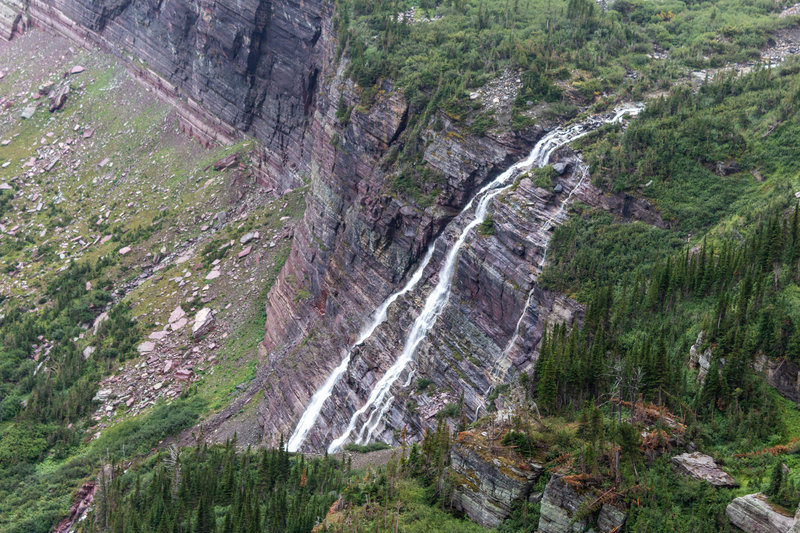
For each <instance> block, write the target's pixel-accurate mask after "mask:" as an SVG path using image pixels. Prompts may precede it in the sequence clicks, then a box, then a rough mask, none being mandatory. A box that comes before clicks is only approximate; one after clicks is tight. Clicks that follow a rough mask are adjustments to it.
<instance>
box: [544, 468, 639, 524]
mask: <svg viewBox="0 0 800 533" xmlns="http://www.w3.org/2000/svg"><path fill="white" fill-rule="evenodd" d="M625 518H626V513H625V512H624V511H622V510H620V509H619V508H617V507H616V506H614V505H613V504H611V503H603V501H602V498H598V495H597V494H596V493H595V492H594V491H584V492H580V491H579V490H578V489H577V488H576V487H574V486H573V485H572V484H571V483H570V482H569V481H568V479H567V478H565V477H563V476H560V475H558V474H553V476H552V477H551V478H550V481H549V482H548V483H547V487H546V488H545V491H544V495H543V496H542V504H541V511H540V518H539V532H540V533H572V532H581V531H589V530H590V529H593V528H594V527H595V526H596V527H597V529H598V530H599V531H602V532H604V533H608V532H612V531H619V530H620V529H621V528H622V525H623V524H624V523H625Z"/></svg>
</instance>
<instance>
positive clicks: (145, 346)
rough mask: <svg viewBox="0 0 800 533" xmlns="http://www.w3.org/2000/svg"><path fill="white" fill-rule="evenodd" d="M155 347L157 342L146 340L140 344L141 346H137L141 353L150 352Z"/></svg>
mask: <svg viewBox="0 0 800 533" xmlns="http://www.w3.org/2000/svg"><path fill="white" fill-rule="evenodd" d="M155 349H156V345H155V343H153V342H150V341H145V342H143V343H141V344H140V345H139V347H138V348H137V350H138V351H139V353H140V354H146V353H150V352H152V351H153V350H155Z"/></svg>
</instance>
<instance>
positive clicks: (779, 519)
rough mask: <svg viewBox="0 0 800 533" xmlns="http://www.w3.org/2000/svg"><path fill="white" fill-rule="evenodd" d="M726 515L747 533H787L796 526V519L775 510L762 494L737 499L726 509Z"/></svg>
mask: <svg viewBox="0 0 800 533" xmlns="http://www.w3.org/2000/svg"><path fill="white" fill-rule="evenodd" d="M725 514H726V515H728V519H729V520H730V521H731V523H732V524H733V525H734V526H736V527H738V528H739V529H741V530H743V531H746V532H747V533H786V532H788V531H789V530H790V529H791V528H792V527H793V526H794V518H793V517H792V516H787V515H786V514H784V513H783V512H781V511H779V510H778V509H777V508H775V507H774V506H773V505H772V504H771V503H769V501H767V497H766V496H764V495H763V494H761V493H758V494H748V495H746V496H742V497H740V498H736V499H735V500H733V501H732V502H731V503H730V504H728V507H726V508H725Z"/></svg>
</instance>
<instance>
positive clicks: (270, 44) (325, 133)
mask: <svg viewBox="0 0 800 533" xmlns="http://www.w3.org/2000/svg"><path fill="white" fill-rule="evenodd" d="M14 2H20V3H19V4H16V3H12V4H9V5H13V6H15V7H14V9H15V10H16V11H15V12H18V13H19V14H20V17H19V18H17V17H16V15H13V14H12V13H11V12H9V14H8V17H6V18H7V19H8V20H9V21H10V22H9V24H8V25H9V29H8V31H7V32H6V33H9V34H11V33H13V32H14V31H19V28H24V27H25V25H26V24H28V23H29V22H31V21H32V22H33V23H35V24H38V25H40V26H43V27H47V28H50V29H52V30H54V31H58V32H60V33H63V34H65V35H67V36H68V37H70V38H72V39H74V40H75V41H77V42H81V43H87V44H95V45H99V46H101V47H102V48H104V49H106V50H109V51H110V52H112V53H114V54H115V55H116V56H117V57H119V58H120V59H121V60H122V61H123V62H124V63H125V64H126V65H127V66H128V68H129V69H130V70H131V71H132V72H133V73H134V75H136V76H137V78H139V79H140V80H142V81H143V82H144V83H147V84H149V85H150V86H152V87H154V88H155V89H156V92H157V94H158V95H159V96H160V97H161V98H163V99H165V100H168V101H170V102H172V103H173V104H174V105H175V106H176V108H177V111H178V115H179V118H180V123H181V125H182V127H183V128H184V129H185V130H186V131H187V132H188V133H189V134H191V135H194V136H195V137H197V138H198V139H200V140H201V141H202V142H206V143H210V142H215V141H220V142H226V143H229V142H233V141H235V140H236V139H238V138H240V137H242V136H243V135H244V134H248V135H252V136H254V137H256V138H257V139H258V140H259V141H260V142H261V145H262V146H263V150H262V151H261V152H260V153H257V154H255V156H254V162H255V163H256V164H257V166H258V169H259V171H260V172H258V173H257V174H258V175H257V179H258V180H259V181H260V182H261V183H263V184H264V185H265V186H268V187H271V188H274V189H276V190H277V191H278V192H280V191H281V190H285V189H287V188H292V187H298V186H307V191H308V193H307V196H306V201H307V209H306V214H305V218H304V220H303V222H302V223H301V224H300V225H299V227H298V228H297V230H296V231H295V234H294V241H293V247H292V250H291V253H290V256H289V258H288V260H287V262H286V265H285V267H284V268H283V270H282V271H281V273H280V275H279V277H278V280H277V281H276V283H275V285H274V286H273V287H272V289H271V290H270V292H269V295H268V298H267V303H266V311H267V321H266V327H265V338H264V342H263V343H262V345H261V357H260V360H261V361H262V366H261V368H259V372H258V376H259V379H258V383H263V397H262V395H261V394H260V393H259V398H260V400H259V406H258V409H257V410H256V412H257V415H255V418H256V419H257V422H258V424H259V426H260V428H261V431H260V434H261V435H262V436H263V438H262V439H261V440H263V441H265V442H272V443H274V442H277V440H278V438H279V435H280V434H281V433H283V434H284V435H286V436H288V435H289V434H291V432H292V430H293V429H294V426H295V424H296V422H297V420H298V418H299V417H300V414H301V413H302V412H303V411H304V410H305V408H306V406H307V405H308V402H309V399H310V398H311V396H312V395H313V394H314V392H315V391H316V390H317V389H318V388H319V387H320V385H322V383H324V382H325V380H326V378H327V377H328V375H329V374H330V372H331V371H332V370H333V369H334V368H335V367H336V366H337V365H339V364H340V362H341V361H342V357H343V356H344V354H345V352H346V351H347V348H348V347H349V346H350V345H351V344H352V343H353V341H354V340H355V339H356V338H357V337H358V333H359V331H360V330H361V329H362V328H363V326H364V324H365V323H367V322H368V320H369V317H370V314H371V313H372V312H373V311H374V310H375V308H376V307H377V306H378V305H379V304H380V303H381V302H382V301H383V300H384V299H385V298H386V297H387V296H388V295H390V294H391V293H392V292H393V291H395V290H396V289H397V288H398V286H400V285H401V284H402V283H404V282H405V281H406V280H407V279H408V277H409V275H410V273H411V272H412V271H413V270H414V269H415V268H416V265H417V264H418V262H419V259H420V258H421V257H422V256H423V255H424V254H425V252H426V250H427V249H428V247H429V246H430V245H431V243H432V242H433V241H434V239H436V238H437V237H438V236H439V235H440V234H441V235H442V238H441V239H440V242H439V244H438V245H437V247H436V249H435V253H434V254H433V258H432V260H431V262H430V264H429V266H428V268H427V269H426V271H425V272H424V275H423V279H422V281H421V282H420V284H419V286H418V287H417V289H416V290H414V291H411V292H409V293H408V294H406V295H405V296H404V297H402V298H400V299H399V300H398V301H397V302H395V305H393V306H392V307H391V308H390V309H389V317H388V320H387V321H386V322H385V323H384V324H382V325H381V326H380V327H378V328H377V330H376V332H375V334H374V335H373V336H371V337H370V338H369V339H368V340H367V342H365V343H364V344H363V345H362V346H359V347H358V348H356V349H355V350H354V351H353V354H352V361H351V364H350V366H349V367H348V371H347V373H346V374H345V375H344V376H343V378H342V379H341V380H340V381H339V382H338V383H337V384H336V386H335V387H334V389H333V395H332V397H331V398H330V400H329V401H328V402H326V403H325V404H324V405H323V407H322V410H321V416H320V417H319V420H318V422H317V424H315V426H314V428H313V431H312V432H311V433H310V434H309V437H308V440H307V443H306V448H307V449H312V448H316V449H319V448H321V447H323V446H324V445H326V444H327V443H329V442H330V441H331V440H332V439H333V438H335V437H337V436H338V435H339V434H341V432H342V431H343V429H344V428H345V427H346V426H347V423H348V420H349V418H350V415H351V414H352V413H353V412H354V411H356V410H357V409H358V408H359V407H360V406H361V405H363V404H364V401H365V400H366V398H367V397H368V396H369V393H370V391H371V390H372V386H373V385H374V384H375V383H376V382H377V381H378V380H379V379H380V378H381V376H383V375H384V373H385V372H386V370H387V368H388V367H389V366H390V365H391V364H392V362H393V361H394V359H395V358H396V356H397V355H398V353H399V352H400V351H401V350H402V346H403V343H404V341H405V337H406V333H407V331H408V329H409V328H410V326H411V324H412V323H413V321H414V319H415V318H416V314H417V313H418V312H419V309H420V308H421V307H422V304H423V302H424V299H425V296H426V295H427V293H428V291H430V290H431V288H432V286H433V285H434V284H435V283H436V281H437V279H436V272H438V269H439V266H440V265H441V263H442V261H443V258H444V256H445V254H446V250H447V247H448V246H449V245H451V244H452V242H453V241H454V239H455V238H456V236H457V231H460V229H461V228H462V227H463V224H464V223H465V222H463V223H459V222H458V221H457V222H456V224H454V225H452V226H448V223H449V222H450V221H451V220H453V218H454V217H455V216H456V215H457V214H458V213H459V212H460V211H461V209H462V208H463V207H464V205H465V204H466V203H467V202H468V201H469V199H470V198H471V197H472V196H473V195H474V194H475V192H476V191H477V190H478V189H479V187H480V186H482V185H483V184H484V183H486V182H487V181H488V180H489V179H490V178H492V177H494V176H496V175H498V174H499V173H501V172H502V171H503V170H505V169H506V168H507V167H508V166H509V165H510V164H512V163H513V162H515V161H516V160H518V159H521V158H522V157H524V156H525V155H526V154H527V152H528V150H529V149H530V148H531V146H532V145H533V143H534V142H536V140H537V139H538V138H539V137H540V136H541V135H542V134H543V130H542V129H541V128H531V129H530V130H529V131H525V132H523V133H521V134H513V133H510V128H509V129H505V128H501V129H504V130H506V131H505V132H504V133H492V132H490V133H489V134H488V135H486V136H482V137H475V136H471V135H465V134H464V132H463V127H462V126H460V125H458V124H453V123H451V122H450V120H449V119H448V118H447V117H446V116H445V115H444V114H442V115H441V116H439V117H438V118H437V120H436V122H437V123H438V124H440V125H441V126H442V127H441V129H439V130H438V131H436V132H434V131H432V130H426V129H423V130H422V133H421V134H420V135H422V136H423V137H424V140H425V143H424V146H425V149H424V153H423V154H422V158H423V160H424V163H425V165H426V166H427V169H428V170H429V171H430V172H431V173H432V174H433V175H434V176H435V178H436V187H437V189H438V195H431V197H433V196H436V200H435V202H433V204H432V205H427V204H426V203H424V201H423V200H422V199H416V200H415V199H414V198H409V197H408V196H405V195H401V194H398V193H396V192H393V190H392V180H393V179H394V178H395V177H396V176H395V175H394V174H393V172H394V171H395V170H396V168H397V166H396V165H395V164H394V163H393V162H394V161H395V159H396V155H397V151H398V150H399V149H400V148H401V146H402V143H403V142H405V140H404V138H403V133H404V132H405V130H406V127H407V124H408V122H409V120H410V119H411V118H413V117H412V116H411V115H413V113H414V110H413V109H409V104H408V102H407V101H406V98H405V97H404V96H403V94H402V92H401V91H400V90H398V89H396V88H395V87H394V86H393V85H392V83H391V82H390V81H383V82H382V86H381V87H380V88H381V90H380V91H378V93H377V94H376V96H375V97H374V100H373V101H372V102H370V104H369V105H363V103H361V104H362V105H359V104H360V102H359V95H360V94H361V90H360V89H359V88H358V87H355V86H354V84H353V82H352V81H350V80H348V79H347V78H346V76H344V70H345V67H346V64H347V54H346V52H345V54H344V55H342V56H341V57H340V56H339V55H337V54H336V47H337V43H336V36H335V35H334V32H333V29H332V20H333V17H334V7H333V2H330V1H323V0H303V1H294V0H274V1H271V2H269V1H266V0H239V1H237V2H231V0H220V1H217V2H206V1H205V0H167V1H159V0H152V1H150V0H27V1H24V0H14ZM4 5H5V4H4ZM14 9H12V11H14ZM12 15H13V16H12ZM11 25H13V27H14V28H15V29H12V28H11ZM0 26H2V22H0ZM0 29H2V28H0ZM2 31H5V30H2ZM342 106H344V108H346V109H348V110H350V113H349V114H348V118H347V120H342V119H341V118H342V113H338V115H339V116H337V110H340V109H341V108H342ZM556 159H561V160H563V162H564V163H567V165H566V167H567V169H568V170H567V171H566V172H565V173H564V174H563V175H562V176H561V177H560V184H561V187H560V188H559V191H560V192H559V193H556V192H552V191H545V190H544V189H537V188H536V187H534V185H533V184H532V182H531V181H530V180H527V179H523V180H521V181H520V182H519V183H518V184H517V186H516V187H514V188H512V190H509V191H507V192H506V193H504V194H502V195H500V196H499V197H497V198H496V199H495V200H494V202H493V205H492V207H491V208H490V210H489V211H490V213H491V214H492V221H493V225H492V229H491V231H484V232H482V233H481V232H478V231H472V232H471V234H470V235H469V236H468V239H467V241H466V246H465V247H464V248H463V250H462V252H461V253H460V254H459V256H458V258H457V265H456V269H455V273H454V277H453V280H454V281H453V285H452V294H451V296H450V299H449V302H448V305H447V306H446V307H445V308H444V310H443V312H442V313H441V315H440V316H439V317H438V320H437V322H436V324H435V326H434V327H433V329H432V330H431V332H430V334H429V335H427V336H426V338H425V340H424V341H423V342H422V343H421V345H420V346H419V349H418V351H417V354H416V357H415V361H414V363H412V365H411V366H410V367H409V369H408V371H407V372H405V373H404V374H403V376H402V380H400V381H399V382H398V383H396V384H395V385H394V386H393V387H392V389H391V397H392V401H391V402H387V403H386V405H385V409H384V410H383V411H382V413H381V415H382V416H381V417H380V420H379V423H377V424H372V430H373V432H372V433H373V434H371V437H372V438H381V439H383V440H387V441H391V442H396V441H397V431H398V430H399V429H400V428H403V427H407V428H408V430H409V432H410V435H411V436H412V437H413V436H415V435H419V434H420V433H421V432H423V431H424V430H425V428H426V427H429V426H431V425H433V424H434V421H435V417H434V415H435V413H436V412H437V411H438V410H439V409H441V408H442V407H443V406H444V405H446V404H447V403H451V402H454V401H457V400H458V399H459V398H460V397H461V395H462V392H463V400H464V402H463V405H464V406H465V409H466V410H467V411H469V412H470V417H471V416H472V414H473V413H475V412H476V411H478V410H479V408H481V407H482V406H483V405H484V404H485V396H486V394H487V391H488V390H489V388H490V386H491V385H492V384H495V383H499V382H503V381H509V380H510V379H513V377H514V376H515V374H516V373H517V372H519V371H520V370H524V369H526V368H527V367H529V366H530V364H531V363H532V362H533V360H534V358H535V350H536V345H537V343H538V341H539V338H540V337H541V332H542V327H543V324H544V323H545V322H546V321H548V322H556V321H568V322H569V321H572V320H576V319H579V318H580V313H581V309H580V306H578V305H577V304H576V303H575V302H573V301H571V300H569V299H568V298H566V297H564V296H563V295H558V294H551V293H548V292H546V291H542V290H539V289H538V288H535V283H534V280H535V278H536V276H537V275H538V273H539V268H540V263H541V260H542V257H543V256H544V254H545V246H546V243H547V242H548V239H549V232H550V229H549V226H548V224H546V221H548V220H549V219H550V218H552V217H553V216H554V215H555V214H556V213H557V212H558V211H559V207H560V205H561V202H562V200H563V198H565V197H566V196H567V195H569V193H571V192H572V190H573V189H574V188H575V187H576V186H577V184H578V181H579V177H580V176H579V173H578V172H576V168H577V161H578V159H577V157H576V156H575V155H574V154H572V153H570V152H569V151H568V150H567V151H562V152H560V153H558V154H557V157H556ZM584 185H586V184H584ZM424 192H426V193H429V192H431V191H424ZM578 193H579V195H576V198H577V197H580V199H581V200H582V201H585V202H588V203H594V205H598V206H600V207H602V208H604V209H609V210H611V211H613V212H619V213H620V215H621V216H623V217H628V216H632V217H641V218H645V219H649V218H654V219H657V218H658V217H657V214H654V213H651V212H650V211H649V208H648V206H642V205H640V204H639V203H637V202H636V201H633V200H631V199H618V198H614V197H602V195H599V193H598V192H596V191H593V190H592V189H591V188H590V187H588V188H586V189H585V190H581V191H578ZM592 198H594V199H595V201H594V202H592V201H591V199H592ZM529 296H530V298H529ZM523 311H526V312H525V313H524V318H523V320H522V321H521V322H519V335H517V336H515V335H514V333H515V330H516V328H517V324H518V321H519V319H520V316H522V315H523ZM512 337H513V338H514V339H515V342H514V343H513V346H508V344H509V339H511V338H512ZM506 348H508V349H506ZM419 378H425V379H427V380H430V382H431V384H432V385H431V387H430V388H429V389H428V390H419V391H418V390H416V380H417V379H419ZM404 385H408V386H404ZM251 389H254V388H253V387H251ZM251 393H252V391H249V392H248V394H251ZM254 422H255V421H254ZM363 422H364V421H363V420H359V424H358V427H357V429H358V430H360V429H361V427H362V426H363ZM224 423H227V422H224ZM237 423H241V421H239V422H237ZM228 433H229V432H226V431H221V432H220V433H219V434H228ZM247 433H248V434H251V435H252V434H254V433H255V434H258V433H259V432H247ZM354 437H355V435H354Z"/></svg>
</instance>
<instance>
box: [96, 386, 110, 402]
mask: <svg viewBox="0 0 800 533" xmlns="http://www.w3.org/2000/svg"><path fill="white" fill-rule="evenodd" d="M113 393H114V391H113V390H111V389H100V390H99V391H97V394H95V395H94V398H92V400H94V401H96V402H104V401H106V400H108V399H109V398H110V397H111V395H112V394H113Z"/></svg>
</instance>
